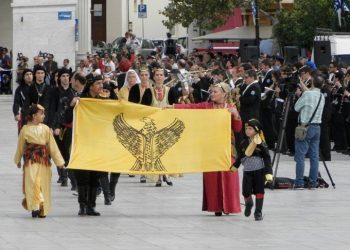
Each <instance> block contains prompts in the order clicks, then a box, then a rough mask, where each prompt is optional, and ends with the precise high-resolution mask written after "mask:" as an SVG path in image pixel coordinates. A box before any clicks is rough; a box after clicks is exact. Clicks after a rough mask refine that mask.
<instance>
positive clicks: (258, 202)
mask: <svg viewBox="0 0 350 250" xmlns="http://www.w3.org/2000/svg"><path fill="white" fill-rule="evenodd" d="M263 203H264V198H260V199H255V212H254V218H255V220H262V219H263V216H262V207H263Z"/></svg>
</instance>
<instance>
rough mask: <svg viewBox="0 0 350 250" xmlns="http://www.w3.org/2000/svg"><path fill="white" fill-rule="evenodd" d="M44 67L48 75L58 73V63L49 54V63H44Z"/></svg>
mask: <svg viewBox="0 0 350 250" xmlns="http://www.w3.org/2000/svg"><path fill="white" fill-rule="evenodd" d="M44 67H45V69H46V73H48V74H49V75H50V76H51V74H52V73H53V72H55V71H57V69H58V67H57V62H55V61H54V60H53V55H52V54H48V56H47V61H46V62H44Z"/></svg>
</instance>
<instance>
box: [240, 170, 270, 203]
mask: <svg viewBox="0 0 350 250" xmlns="http://www.w3.org/2000/svg"><path fill="white" fill-rule="evenodd" d="M264 188H265V170H264V169H263V168H262V169H259V170H256V171H244V173H243V183H242V194H243V196H244V197H249V196H251V195H252V194H264V193H265V189H264Z"/></svg>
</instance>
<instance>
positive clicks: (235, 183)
mask: <svg viewBox="0 0 350 250" xmlns="http://www.w3.org/2000/svg"><path fill="white" fill-rule="evenodd" d="M233 107H235V105H234V104H228V103H226V104H225V107H224V108H227V109H230V108H233ZM174 108H179V109H215V108H216V107H215V104H214V103H213V102H202V103H197V104H175V105H174ZM232 116H233V115H232ZM241 128H242V122H241V120H235V119H234V118H233V117H232V118H231V129H232V133H231V138H232V140H231V141H232V142H231V143H232V147H231V148H232V154H231V155H232V156H231V161H232V163H234V162H235V158H234V157H235V145H234V143H235V142H234V133H233V132H239V131H240V130H241ZM202 210H203V211H208V212H215V213H216V214H217V213H218V215H219V214H220V213H222V212H224V213H226V214H229V213H239V212H241V207H240V201H239V176H238V173H237V172H236V173H232V172H230V171H226V172H209V173H203V205H202Z"/></svg>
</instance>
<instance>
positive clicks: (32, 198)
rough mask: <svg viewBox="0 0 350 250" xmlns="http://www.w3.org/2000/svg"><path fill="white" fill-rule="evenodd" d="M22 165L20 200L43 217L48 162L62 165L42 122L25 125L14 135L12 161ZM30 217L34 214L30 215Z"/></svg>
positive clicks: (47, 191)
mask: <svg viewBox="0 0 350 250" xmlns="http://www.w3.org/2000/svg"><path fill="white" fill-rule="evenodd" d="M23 156H24V164H23V194H24V195H25V198H24V199H23V202H22V205H23V207H24V208H25V209H27V210H29V211H38V210H40V215H39V216H40V217H45V216H46V215H47V214H48V212H49V210H50V208H51V176H52V172H51V168H50V166H51V163H50V157H51V158H52V159H53V161H54V162H55V164H56V166H63V165H64V159H63V158H62V156H61V154H60V151H59V150H58V147H57V144H56V142H55V139H54V137H53V134H52V132H51V130H50V128H49V127H48V126H46V125H44V124H38V125H35V124H31V123H29V124H27V125H24V126H23V128H22V129H21V132H20V134H19V138H18V145H17V152H16V155H15V163H16V165H19V164H20V162H21V158H22V157H23ZM33 217H34V216H33Z"/></svg>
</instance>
